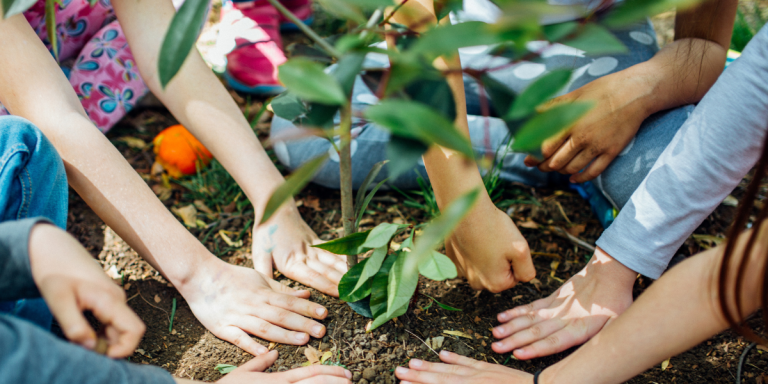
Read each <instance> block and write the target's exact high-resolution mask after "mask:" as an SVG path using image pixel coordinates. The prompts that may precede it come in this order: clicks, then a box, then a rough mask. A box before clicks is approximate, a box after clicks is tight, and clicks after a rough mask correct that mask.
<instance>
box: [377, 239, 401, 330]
mask: <svg viewBox="0 0 768 384" xmlns="http://www.w3.org/2000/svg"><path fill="white" fill-rule="evenodd" d="M395 260H397V254H394V253H393V254H391V255H389V256H387V257H386V258H385V259H384V262H383V263H382V264H381V267H380V268H379V270H378V271H377V272H376V274H375V275H374V276H373V285H372V286H371V313H372V314H373V317H374V318H377V317H379V316H381V315H383V314H385V313H386V312H387V285H388V284H389V271H390V270H391V269H392V264H394V263H395Z"/></svg>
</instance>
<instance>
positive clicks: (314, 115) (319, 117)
mask: <svg viewBox="0 0 768 384" xmlns="http://www.w3.org/2000/svg"><path fill="white" fill-rule="evenodd" d="M338 111H339V106H338V105H327V104H322V103H309V112H307V114H306V115H305V116H304V117H302V118H300V119H299V120H298V121H297V124H299V125H302V126H308V127H317V128H323V129H327V128H333V118H334V117H335V116H336V112H338Z"/></svg>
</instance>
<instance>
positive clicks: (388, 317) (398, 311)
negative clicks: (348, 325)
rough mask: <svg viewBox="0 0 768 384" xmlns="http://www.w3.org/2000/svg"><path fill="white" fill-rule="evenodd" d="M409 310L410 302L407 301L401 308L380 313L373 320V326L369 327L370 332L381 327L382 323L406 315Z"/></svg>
mask: <svg viewBox="0 0 768 384" xmlns="http://www.w3.org/2000/svg"><path fill="white" fill-rule="evenodd" d="M407 310H408V303H405V304H403V306H401V307H400V308H398V309H396V310H394V311H392V312H389V311H387V312H386V313H384V314H382V315H380V316H379V317H377V318H375V319H374V320H373V323H372V324H371V328H370V329H368V332H370V331H373V330H374V329H376V328H378V327H380V326H381V325H382V324H384V323H386V322H387V321H390V320H392V319H394V318H395V317H398V316H402V315H404V314H405V312H406V311H407Z"/></svg>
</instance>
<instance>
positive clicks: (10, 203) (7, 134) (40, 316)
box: [0, 116, 68, 329]
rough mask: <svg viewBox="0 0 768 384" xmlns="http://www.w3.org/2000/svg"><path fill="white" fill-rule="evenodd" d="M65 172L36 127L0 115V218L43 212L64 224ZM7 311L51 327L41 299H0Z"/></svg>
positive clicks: (65, 202)
mask: <svg viewBox="0 0 768 384" xmlns="http://www.w3.org/2000/svg"><path fill="white" fill-rule="evenodd" d="M67 199H68V189H67V176H66V173H65V172H64V163H63V162H62V161H61V158H60V157H59V155H58V153H57V152H56V150H55V149H54V148H53V145H52V144H51V143H50V142H49V141H48V139H46V138H45V136H43V134H42V132H40V130H39V129H37V127H35V126H34V125H33V124H32V123H30V122H29V121H27V120H25V119H23V118H20V117H16V116H0V222H2V221H9V220H19V219H24V218H27V217H38V216H43V217H46V218H48V219H49V220H51V221H52V222H53V223H54V224H56V225H57V226H59V227H60V228H62V229H65V227H66V225H67ZM0 312H5V313H10V314H12V315H15V316H17V317H20V318H23V319H26V320H29V321H31V322H33V323H35V324H37V325H39V326H41V327H43V328H45V329H50V327H51V321H52V319H53V316H52V315H51V312H50V311H49V310H48V306H47V305H46V304H45V302H44V301H43V299H25V300H19V301H16V302H0Z"/></svg>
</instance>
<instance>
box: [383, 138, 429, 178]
mask: <svg viewBox="0 0 768 384" xmlns="http://www.w3.org/2000/svg"><path fill="white" fill-rule="evenodd" d="M427 149H429V147H427V145H426V144H424V143H422V142H421V141H418V140H411V139H405V138H402V137H398V136H392V137H390V139H389V142H388V143H387V158H388V159H389V163H388V164H387V172H388V173H389V179H390V180H395V179H397V177H398V176H400V175H402V174H403V173H405V172H407V171H409V170H411V169H412V168H413V167H415V166H417V165H418V161H419V159H421V155H423V154H424V152H426V151H427Z"/></svg>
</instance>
